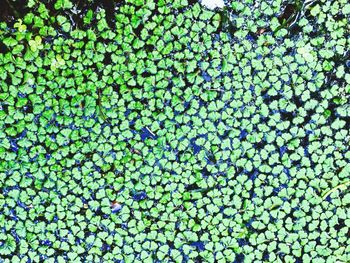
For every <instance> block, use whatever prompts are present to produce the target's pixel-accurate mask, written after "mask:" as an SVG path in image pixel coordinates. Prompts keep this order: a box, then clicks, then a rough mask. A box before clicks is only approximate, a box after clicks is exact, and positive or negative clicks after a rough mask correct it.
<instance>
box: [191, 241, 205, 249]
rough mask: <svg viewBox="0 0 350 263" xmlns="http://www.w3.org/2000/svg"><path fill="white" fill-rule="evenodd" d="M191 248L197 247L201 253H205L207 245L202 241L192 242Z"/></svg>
mask: <svg viewBox="0 0 350 263" xmlns="http://www.w3.org/2000/svg"><path fill="white" fill-rule="evenodd" d="M190 246H192V247H195V248H196V249H197V250H199V251H204V249H205V245H204V243H203V242H202V241H196V242H192V243H191V244H190Z"/></svg>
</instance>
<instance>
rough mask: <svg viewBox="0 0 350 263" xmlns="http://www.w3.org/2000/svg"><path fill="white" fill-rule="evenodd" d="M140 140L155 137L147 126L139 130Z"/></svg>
mask: <svg viewBox="0 0 350 263" xmlns="http://www.w3.org/2000/svg"><path fill="white" fill-rule="evenodd" d="M141 131H142V132H141V140H142V141H144V140H146V139H148V138H151V139H155V138H156V137H155V136H154V134H152V133H151V132H150V131H149V129H147V128H142V130H141Z"/></svg>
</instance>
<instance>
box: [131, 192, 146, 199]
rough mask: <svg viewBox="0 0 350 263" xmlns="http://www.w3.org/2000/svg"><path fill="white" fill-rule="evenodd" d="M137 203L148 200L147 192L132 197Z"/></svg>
mask: <svg viewBox="0 0 350 263" xmlns="http://www.w3.org/2000/svg"><path fill="white" fill-rule="evenodd" d="M132 198H133V199H134V200H135V201H141V200H144V199H146V198H147V194H146V193H145V192H138V193H136V194H134V195H133V197H132Z"/></svg>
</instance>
